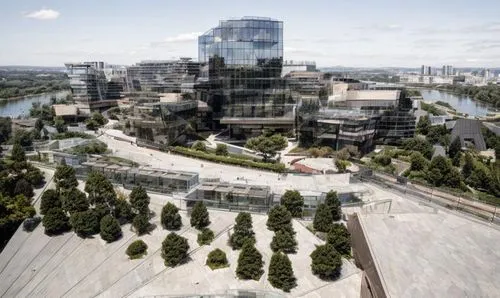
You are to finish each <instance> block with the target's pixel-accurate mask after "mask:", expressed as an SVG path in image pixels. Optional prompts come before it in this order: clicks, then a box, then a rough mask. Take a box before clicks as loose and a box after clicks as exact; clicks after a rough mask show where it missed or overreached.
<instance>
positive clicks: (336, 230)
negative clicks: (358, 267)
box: [326, 223, 351, 256]
mask: <svg viewBox="0 0 500 298" xmlns="http://www.w3.org/2000/svg"><path fill="white" fill-rule="evenodd" d="M326 243H328V244H331V245H333V247H334V248H335V250H337V251H338V252H339V253H340V254H341V255H344V256H349V255H351V234H350V233H349V231H348V230H347V228H346V227H345V225H343V224H341V223H335V224H333V226H332V228H331V230H330V231H329V232H328V235H327V238H326Z"/></svg>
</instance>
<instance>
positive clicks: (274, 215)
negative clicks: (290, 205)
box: [266, 206, 292, 231]
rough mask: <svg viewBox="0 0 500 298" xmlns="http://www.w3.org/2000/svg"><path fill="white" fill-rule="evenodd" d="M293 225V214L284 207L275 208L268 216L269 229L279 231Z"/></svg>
mask: <svg viewBox="0 0 500 298" xmlns="http://www.w3.org/2000/svg"><path fill="white" fill-rule="evenodd" d="M291 223H292V214H291V213H290V212H289V211H288V210H287V209H286V208H285V207H284V206H274V207H273V208H271V210H269V214H268V216H267V222H266V225H267V228H268V229H269V230H271V231H278V230H281V229H285V228H287V227H288V226H289V225H290V224H291Z"/></svg>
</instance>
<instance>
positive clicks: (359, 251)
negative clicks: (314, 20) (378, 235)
mask: <svg viewBox="0 0 500 298" xmlns="http://www.w3.org/2000/svg"><path fill="white" fill-rule="evenodd" d="M347 229H348V230H349V232H350V233H351V246H352V252H353V256H354V260H355V262H356V265H357V266H358V267H360V268H361V269H362V270H364V276H363V281H362V283H361V297H363V298H364V297H375V298H385V297H387V295H386V293H385V291H384V287H383V285H382V281H381V279H380V276H379V274H378V271H377V267H376V264H375V262H374V260H373V256H372V254H371V251H370V246H369V245H368V242H367V240H366V237H365V234H364V232H363V227H362V226H361V222H360V219H359V217H358V214H357V213H354V214H353V215H349V221H348V222H347Z"/></svg>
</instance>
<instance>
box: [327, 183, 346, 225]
mask: <svg viewBox="0 0 500 298" xmlns="http://www.w3.org/2000/svg"><path fill="white" fill-rule="evenodd" d="M325 204H326V205H327V206H328V207H329V208H330V211H331V212H332V219H333V220H334V221H338V220H340V218H342V208H341V205H342V203H341V202H340V200H339V196H338V195H337V192H336V191H333V190H331V191H329V192H328V193H327V194H326V198H325Z"/></svg>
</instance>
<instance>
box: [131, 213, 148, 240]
mask: <svg viewBox="0 0 500 298" xmlns="http://www.w3.org/2000/svg"><path fill="white" fill-rule="evenodd" d="M132 226H133V227H134V229H135V232H136V233H137V235H142V234H144V233H147V232H148V231H149V227H150V223H149V217H148V215H146V214H142V213H139V214H137V215H136V216H135V217H134V220H133V221H132Z"/></svg>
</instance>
